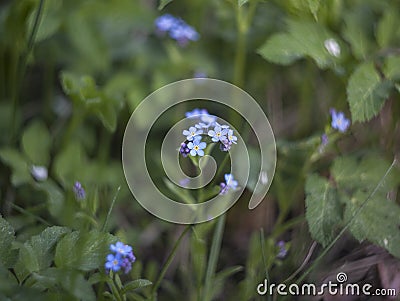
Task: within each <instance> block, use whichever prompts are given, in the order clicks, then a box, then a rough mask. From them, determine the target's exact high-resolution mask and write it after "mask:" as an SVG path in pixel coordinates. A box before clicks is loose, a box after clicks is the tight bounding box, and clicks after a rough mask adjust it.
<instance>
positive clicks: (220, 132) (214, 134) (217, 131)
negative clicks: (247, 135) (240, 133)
mask: <svg viewBox="0 0 400 301" xmlns="http://www.w3.org/2000/svg"><path fill="white" fill-rule="evenodd" d="M227 133H228V129H223V128H222V127H221V126H218V125H217V126H216V127H214V130H210V131H208V136H210V137H211V140H212V141H214V142H218V141H224V140H226V134H227Z"/></svg>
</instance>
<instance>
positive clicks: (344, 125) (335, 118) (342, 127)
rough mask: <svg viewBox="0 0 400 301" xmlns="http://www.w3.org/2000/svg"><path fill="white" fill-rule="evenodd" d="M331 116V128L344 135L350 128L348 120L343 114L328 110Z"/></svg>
mask: <svg viewBox="0 0 400 301" xmlns="http://www.w3.org/2000/svg"><path fill="white" fill-rule="evenodd" d="M330 113H331V116H332V123H331V125H332V128H334V129H336V130H338V131H339V132H341V133H344V132H345V131H346V130H347V129H348V127H349V126H350V120H349V119H347V118H346V117H345V116H344V113H343V112H338V113H337V112H336V110H335V109H331V110H330Z"/></svg>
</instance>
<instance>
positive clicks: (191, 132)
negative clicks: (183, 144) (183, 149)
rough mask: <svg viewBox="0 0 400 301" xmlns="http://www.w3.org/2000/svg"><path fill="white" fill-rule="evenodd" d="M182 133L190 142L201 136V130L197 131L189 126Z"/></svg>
mask: <svg viewBox="0 0 400 301" xmlns="http://www.w3.org/2000/svg"><path fill="white" fill-rule="evenodd" d="M182 133H183V135H185V136H186V139H187V140H188V141H192V140H193V138H194V137H196V136H199V135H201V134H203V130H198V129H197V128H196V127H194V126H191V127H190V128H189V130H184V131H183V132H182Z"/></svg>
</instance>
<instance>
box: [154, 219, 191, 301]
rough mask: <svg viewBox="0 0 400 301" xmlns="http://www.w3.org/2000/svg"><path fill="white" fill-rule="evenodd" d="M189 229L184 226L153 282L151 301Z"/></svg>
mask: <svg viewBox="0 0 400 301" xmlns="http://www.w3.org/2000/svg"><path fill="white" fill-rule="evenodd" d="M191 227H192V226H191V225H187V226H186V228H185V230H184V231H183V232H182V234H181V235H180V236H179V238H178V240H177V241H176V242H175V244H174V247H173V248H172V251H171V253H170V254H169V255H168V258H167V261H166V262H165V264H164V266H163V268H162V269H161V272H160V275H159V276H158V278H157V280H156V281H155V283H154V286H153V288H152V290H151V296H152V297H153V300H156V297H157V290H158V287H159V286H160V284H161V281H162V280H163V278H164V276H165V273H166V272H167V270H168V268H169V266H170V264H171V262H172V260H173V259H174V257H175V254H176V250H177V249H178V247H179V245H180V243H181V241H182V239H183V237H185V235H186V233H187V232H188V231H189V229H190V228H191Z"/></svg>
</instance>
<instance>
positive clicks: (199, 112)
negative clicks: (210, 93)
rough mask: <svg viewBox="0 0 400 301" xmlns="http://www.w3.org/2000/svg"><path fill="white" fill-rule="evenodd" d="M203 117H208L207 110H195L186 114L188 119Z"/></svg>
mask: <svg viewBox="0 0 400 301" xmlns="http://www.w3.org/2000/svg"><path fill="white" fill-rule="evenodd" d="M201 115H208V112H207V110H206V109H197V108H196V109H194V110H193V111H190V112H186V113H185V116H186V118H197V117H199V118H200V117H201Z"/></svg>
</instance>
